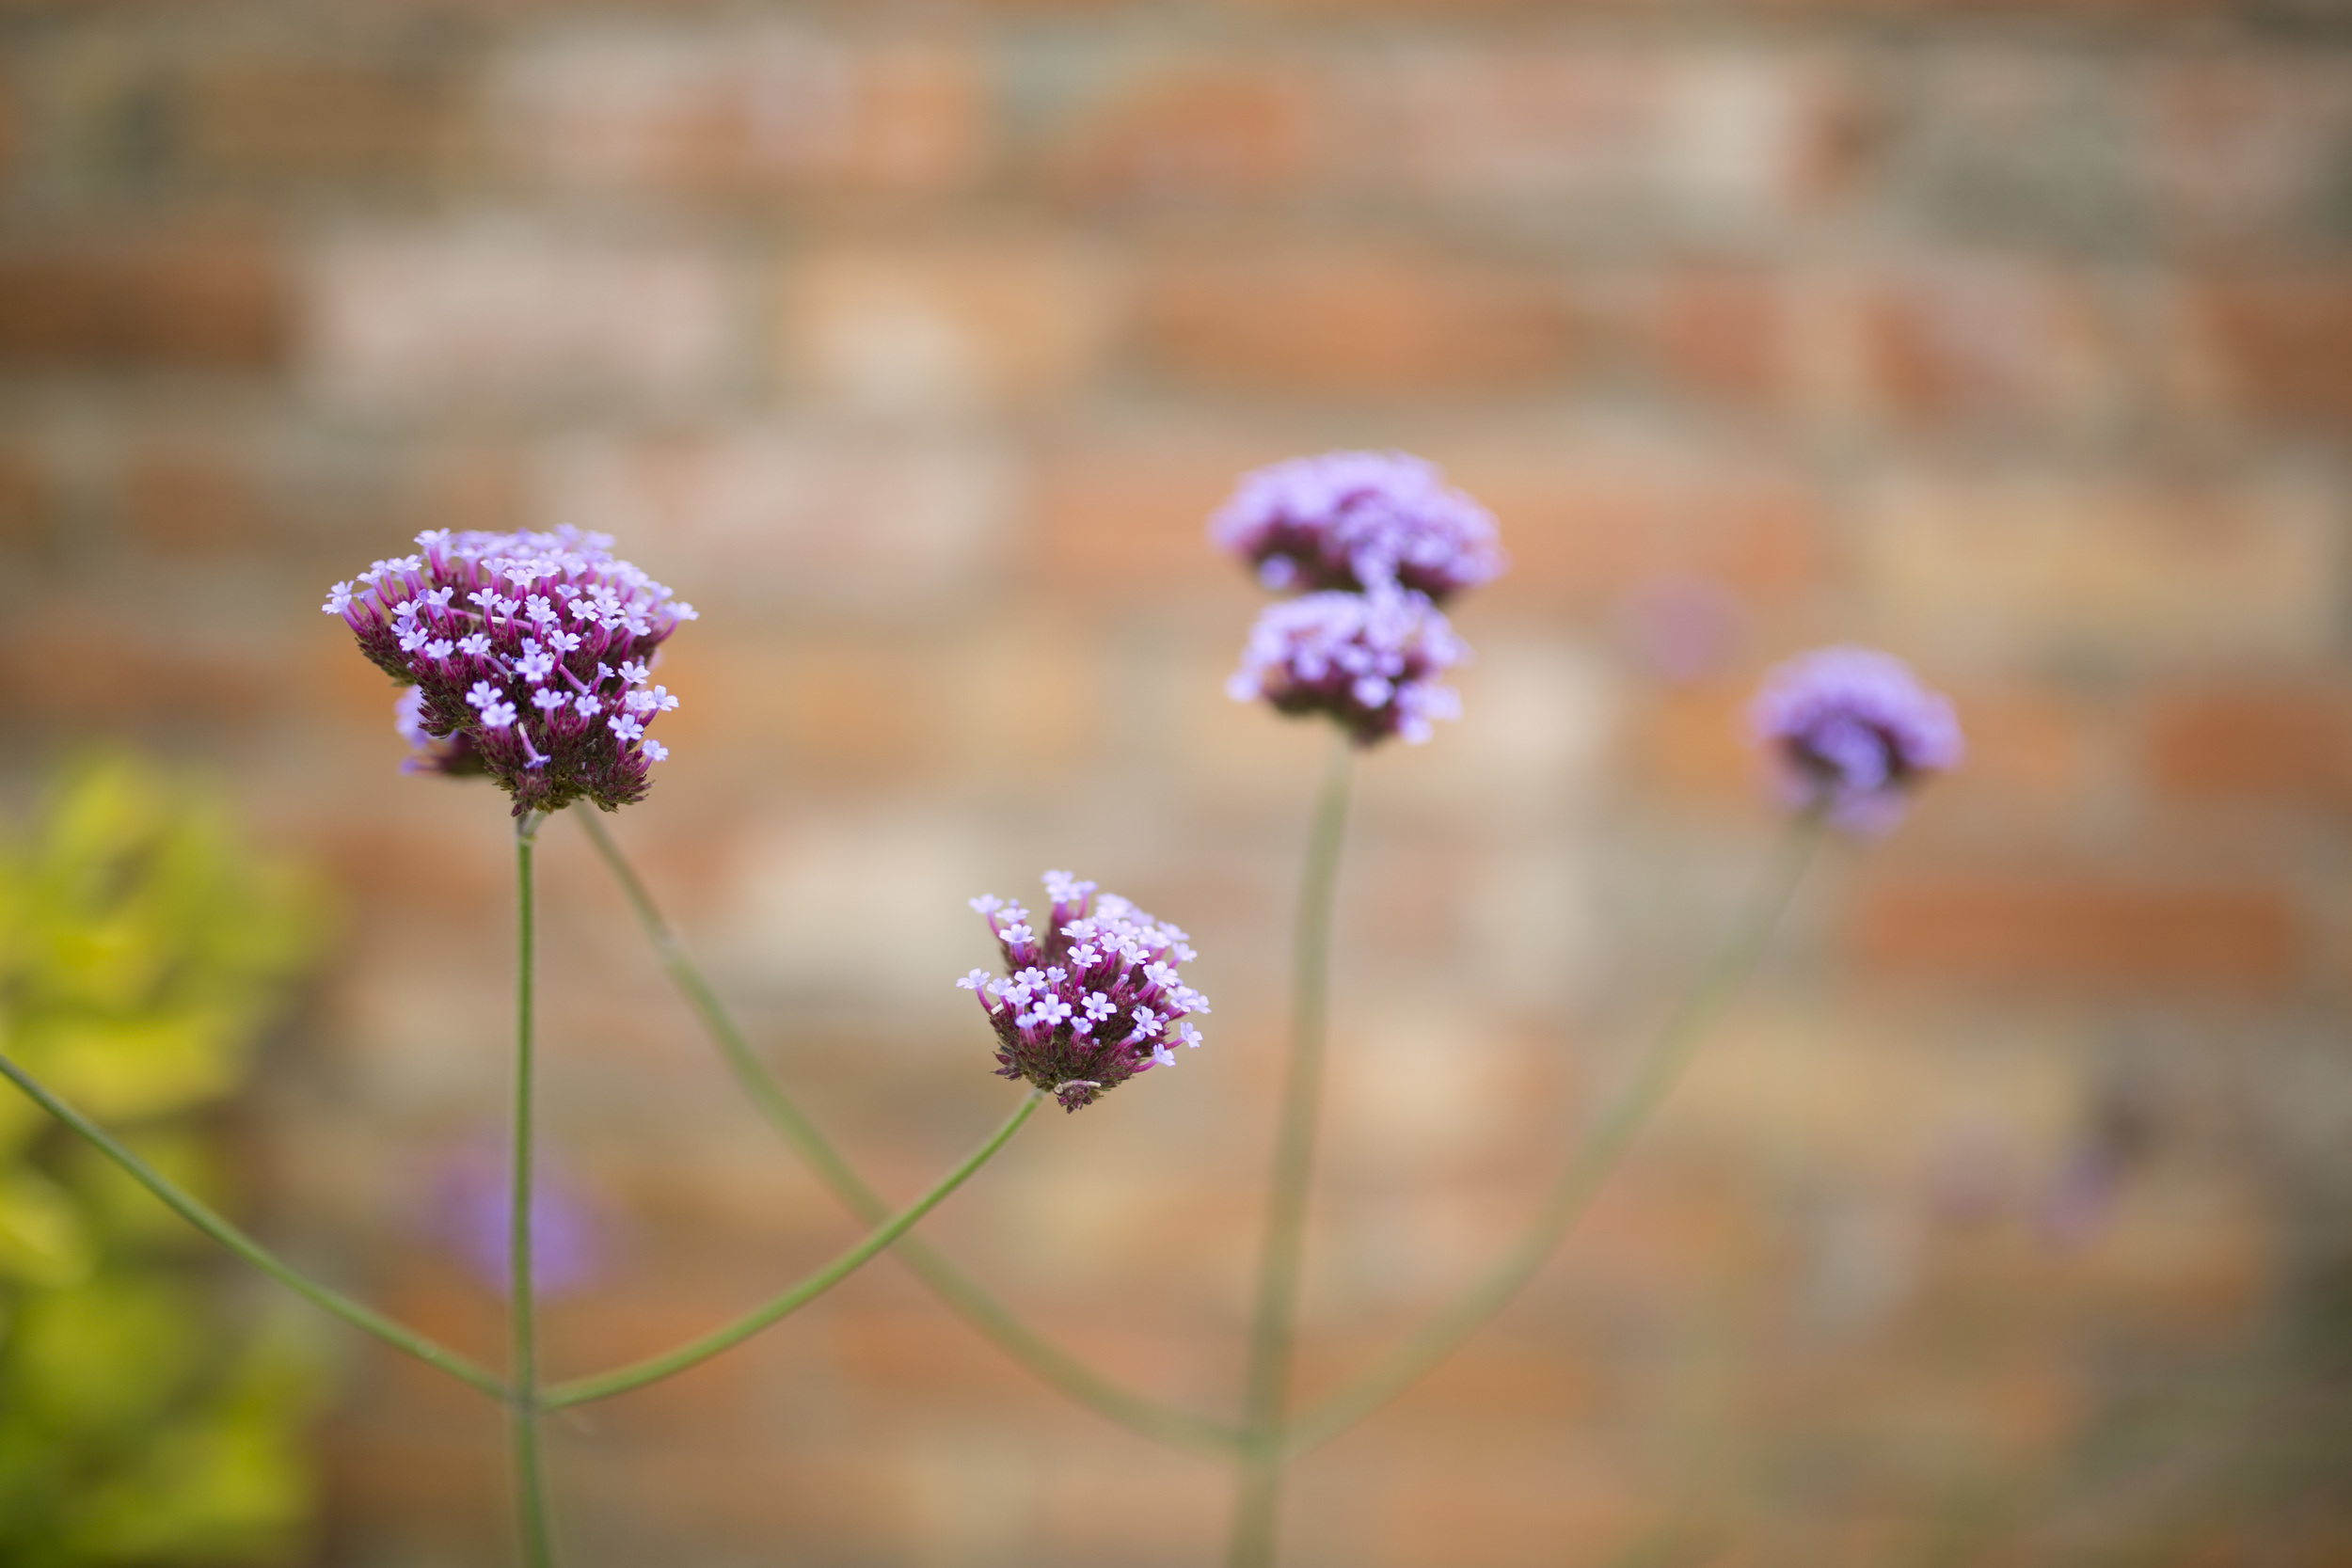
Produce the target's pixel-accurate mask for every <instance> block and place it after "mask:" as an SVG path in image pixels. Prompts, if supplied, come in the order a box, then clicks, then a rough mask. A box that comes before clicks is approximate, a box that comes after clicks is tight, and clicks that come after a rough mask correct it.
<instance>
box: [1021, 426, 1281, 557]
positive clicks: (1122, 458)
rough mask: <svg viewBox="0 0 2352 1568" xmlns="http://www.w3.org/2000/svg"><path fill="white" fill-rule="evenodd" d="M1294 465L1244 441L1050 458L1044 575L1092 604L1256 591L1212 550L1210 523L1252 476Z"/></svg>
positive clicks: (1043, 512)
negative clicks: (1268, 466) (1243, 585)
mask: <svg viewBox="0 0 2352 1568" xmlns="http://www.w3.org/2000/svg"><path fill="white" fill-rule="evenodd" d="M1290 455H1292V454H1291V453H1289V452H1286V451H1278V450H1274V449H1271V448H1267V447H1255V448H1253V447H1249V446H1245V445H1243V444H1242V443H1240V442H1238V441H1235V442H1232V443H1230V444H1227V443H1219V442H1216V441H1205V440H1204V441H1200V442H1184V441H1179V440H1172V439H1165V440H1152V441H1144V440H1130V441H1115V442H1107V441H1106V442H1101V443H1097V444H1094V445H1090V446H1084V447H1067V448H1062V449H1060V450H1057V451H1049V452H1048V453H1047V454H1046V455H1045V457H1044V459H1043V461H1042V462H1041V464H1040V466H1039V469H1038V474H1037V482H1036V484H1037V489H1036V501H1035V506H1034V511H1035V515H1036V518H1037V535H1036V552H1037V554H1036V565H1037V569H1038V570H1039V571H1040V572H1041V573H1043V574H1045V575H1046V577H1047V579H1048V580H1049V581H1053V582H1055V583H1057V585H1062V586H1066V587H1070V588H1077V589H1083V590H1085V591H1086V592H1087V593H1089V594H1096V593H1104V592H1108V593H1118V594H1136V595H1151V594H1164V593H1166V592H1167V591H1168V589H1169V588H1170V587H1172V586H1175V585H1179V584H1190V585H1208V584H1214V583H1217V582H1243V581H1247V574H1246V573H1245V572H1244V571H1243V569H1242V568H1241V567H1239V566H1237V565H1235V564H1233V563H1232V562H1231V561H1229V560H1227V559H1226V558H1224V557H1222V556H1220V555H1218V554H1217V552H1216V550H1215V549H1214V548H1212V547H1211V546H1210V544H1209V537H1208V520H1209V514H1210V513H1211V512H1213V511H1215V510H1216V506H1217V504H1218V503H1219V502H1220V501H1222V500H1223V499H1225V498H1226V497H1227V496H1228V495H1230V494H1231V493H1232V488H1233V482H1234V481H1235V480H1236V479H1238V478H1239V477H1240V476H1241V475H1242V473H1243V472H1245V471H1246V470H1248V469H1249V468H1251V467H1257V466H1259V465H1261V464H1265V463H1271V462H1275V461H1277V460H1279V459H1280V458H1282V457H1286V456H1290Z"/></svg>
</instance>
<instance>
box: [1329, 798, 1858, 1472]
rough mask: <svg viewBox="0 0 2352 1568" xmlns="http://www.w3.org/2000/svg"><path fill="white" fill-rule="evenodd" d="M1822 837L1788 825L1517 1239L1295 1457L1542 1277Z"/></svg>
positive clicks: (1810, 822)
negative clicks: (1692, 978) (1745, 898)
mask: <svg viewBox="0 0 2352 1568" xmlns="http://www.w3.org/2000/svg"><path fill="white" fill-rule="evenodd" d="M1821 832H1822V824H1821V819H1820V814H1819V813H1808V814H1806V815H1805V816H1801V817H1799V818H1798V819H1797V820H1796V821H1795V822H1794V823H1792V824H1791V825H1790V827H1789V829H1788V832H1787V834H1786V835H1784V836H1783V838H1782V840H1781V842H1780V844H1779V846H1778V847H1777V848H1776V849H1775V851H1774V853H1773V854H1772V857H1771V859H1770V860H1768V861H1767V862H1766V863H1765V867H1764V870H1763V872H1762V874H1761V876H1760V877H1759V878H1758V879H1757V881H1756V891H1755V892H1754V894H1753V895H1751V898H1750V901H1749V904H1748V907H1747V910H1746V911H1745V912H1744V914H1743V915H1742V916H1741V918H1740V922H1739V924H1738V925H1736V926H1735V927H1733V928H1732V931H1731V934H1730V936H1729V937H1728V938H1727V939H1726V940H1725V941H1724V945H1723V946H1722V947H1721V948H1720V949H1718V950H1717V952H1716V954H1715V957H1714V958H1713V960H1712V961H1710V962H1709V963H1708V967H1707V969H1706V971H1705V973H1704V974H1702V975H1701V976H1700V979H1699V983H1698V986H1697V989H1695V990H1692V993H1691V994H1690V996H1689V997H1687V998H1686V999H1685V1000H1684V1001H1683V1004H1682V1006H1680V1007H1678V1008H1677V1009H1676V1010H1675V1012H1674V1014H1673V1016H1672V1017H1670V1018H1669V1019H1668V1020H1667V1021H1666V1025H1665V1027H1664V1029H1663V1030H1662V1031H1661V1033H1660V1034H1659V1037H1658V1038H1657V1040H1656V1041H1655V1042H1653V1043H1652V1044H1651V1046H1650V1048H1649V1050H1648V1051H1647V1052H1645V1053H1644V1054H1643V1057H1642V1059H1641V1061H1640V1062H1638V1063H1637V1064H1635V1067H1634V1069H1633V1073H1632V1076H1631V1077H1630V1078H1629V1079H1628V1080H1627V1081H1626V1083H1625V1085H1624V1086H1623V1087H1621V1088H1620V1089H1619V1090H1618V1092H1617V1095H1616V1097H1615V1099H1613V1101H1610V1102H1609V1104H1608V1105H1607V1106H1606V1107H1605V1108H1604V1109H1603V1110H1602V1112H1601V1114H1600V1116H1599V1117H1598V1118H1597V1120H1596V1121H1594V1123H1593V1124H1592V1126H1591V1127H1590V1128H1589V1129H1588V1130H1587V1131H1586V1132H1585V1134H1584V1137H1583V1138H1582V1140H1581V1142H1580V1143H1579V1144H1578V1146H1577V1148H1576V1151H1575V1152H1574V1153H1573V1154H1571V1155H1570V1156H1569V1158H1568V1163H1567V1164H1566V1165H1565V1167H1563V1169H1562V1170H1561V1172H1560V1174H1559V1176H1558V1177H1557V1178H1555V1179H1554V1180H1553V1181H1552V1183H1551V1186H1550V1187H1549V1189H1548V1190H1547V1191H1546V1192H1545V1194H1544V1198H1543V1202H1542V1204H1541V1205H1540V1206H1539V1207H1538V1208H1537V1210H1536V1212H1535V1214H1534V1218H1532V1219H1531V1220H1530V1221H1529V1222H1528V1224H1527V1227H1526V1228H1525V1229H1524V1230H1522V1231H1521V1232H1520V1233H1519V1235H1518V1239H1517V1240H1516V1241H1514V1242H1513V1243H1511V1245H1510V1247H1509V1248H1508V1249H1507V1250H1506V1251H1505V1252H1504V1253H1503V1254H1502V1257H1501V1258H1499V1259H1496V1260H1495V1262H1494V1263H1493V1264H1492V1265H1491V1266H1490V1267H1489V1268H1488V1269H1487V1271H1486V1275H1484V1276H1483V1277H1481V1278H1480V1279H1479V1280H1478V1281H1477V1282H1476V1283H1475V1284H1473V1285H1472V1286H1471V1287H1470V1289H1469V1290H1468V1291H1464V1292H1463V1293H1462V1295H1461V1296H1460V1297H1459V1298H1458V1299H1457V1300H1455V1301H1454V1303H1453V1304H1452V1305H1451V1306H1449V1307H1446V1308H1445V1309H1444V1310H1442V1311H1440V1312H1439V1313H1438V1315H1437V1316H1436V1317H1434V1318H1432V1319H1430V1320H1429V1322H1427V1323H1424V1324H1422V1327H1421V1328H1420V1329H1419V1330H1418V1331H1416V1332H1415V1333H1414V1334H1412V1335H1411V1336H1410V1337H1409V1338H1406V1340H1405V1341H1404V1342H1403V1343H1402V1344H1400V1345H1398V1346H1397V1348H1396V1349H1394V1350H1393V1351H1391V1352H1390V1353H1389V1354H1388V1355H1387V1356H1386V1357H1385V1358H1383V1359H1382V1360H1380V1361H1378V1362H1376V1363H1375V1364H1374V1365H1373V1366H1372V1368H1371V1369H1369V1370H1367V1371H1365V1372H1364V1373H1363V1374H1362V1375H1361V1376H1359V1377H1358V1378H1357V1379H1355V1380H1354V1381H1353V1382H1351V1383H1349V1384H1347V1385H1346V1386H1343V1387H1342V1388H1340V1389H1338V1390H1337V1391H1336V1392H1334V1393H1332V1394H1331V1395H1329V1396H1328V1397H1327V1398H1326V1399H1325V1400H1324V1401H1323V1402H1321V1403H1319V1404H1317V1405H1315V1406H1314V1407H1313V1408H1311V1409H1310V1410H1309V1411H1307V1412H1306V1413H1305V1414H1304V1415H1303V1416H1301V1417H1300V1418H1299V1419H1298V1421H1297V1423H1296V1424H1295V1426H1294V1427H1293V1429H1292V1431H1291V1433H1290V1438H1289V1442H1288V1444H1287V1445H1286V1451H1287V1452H1288V1453H1291V1454H1293V1455H1295V1454H1298V1453H1302V1452H1304V1451H1306V1450H1307V1449H1311V1448H1314V1447H1316V1446H1317V1445H1319V1444H1322V1443H1326V1442H1328V1441H1329V1440H1330V1439H1331V1438H1333V1437H1335V1436H1337V1435H1338V1434H1339V1433H1342V1432H1344V1431H1345V1430H1347V1428H1349V1427H1350V1426H1353V1425H1354V1424H1355V1423H1356V1422H1358V1421H1359V1420H1361V1419H1362V1418H1364V1417H1366V1416H1368V1415H1370V1414H1372V1412H1373V1411H1375V1410H1376V1409H1378V1408H1379V1407H1380V1406H1381V1405H1383V1404H1385V1403H1387V1402H1389V1401H1390V1400H1391V1399H1392V1398H1394V1397H1395V1396H1396V1395H1397V1394H1398V1393H1400V1392H1402V1391H1403V1390H1404V1389H1405V1388H1406V1386H1409V1385H1411V1384H1412V1383H1413V1382H1415V1381H1416V1380H1417V1379H1419V1378H1420V1377H1421V1376H1422V1374H1423V1373H1425V1372H1427V1371H1428V1370H1430V1369H1431V1368H1433V1367H1435V1366H1436V1365H1437V1364H1438V1362H1440V1361H1442V1360H1444V1359H1445V1358H1446V1357H1447V1356H1449V1355H1451V1354H1454V1351H1455V1350H1457V1349H1458V1348H1460V1346H1461V1344H1462V1341H1463V1340H1465V1339H1467V1338H1470V1335H1471V1334H1472V1333H1473V1332H1475V1331H1476V1329H1477V1328H1478V1326H1479V1325H1480V1324H1481V1323H1485V1322H1486V1320H1487V1319H1488V1318H1490V1317H1492V1316H1493V1315H1494V1314H1495V1313H1496V1312H1497V1311H1499V1310H1501V1309H1502V1305H1503V1304H1504V1303H1505V1302H1507V1301H1509V1300H1510V1299H1511V1297H1512V1296H1514V1295H1515V1294H1517V1293H1518V1291H1519V1289H1520V1287H1522V1286H1524V1285H1525V1284H1526V1283H1527V1282H1528V1280H1530V1279H1532V1278H1533V1277H1534V1275H1535V1272H1536V1270H1538V1269H1540V1268H1541V1267H1543V1264H1544V1260H1545V1259H1547V1258H1548V1257H1549V1256H1550V1254H1551V1251H1552V1249H1553V1248H1554V1247H1556V1246H1558V1245H1559V1244H1560V1241H1561V1238H1563V1237H1564V1236H1565V1235H1566V1234H1567V1233H1568V1230H1569V1228H1570V1227H1572V1226H1574V1225H1575V1223H1576V1221H1577V1219H1578V1218H1579V1216H1581V1214H1582V1213H1583V1212H1584V1210H1585V1208H1586V1206H1587V1205H1589V1204H1590V1203H1591V1202H1592V1200H1593V1197H1594V1196H1595V1195H1596V1194H1597V1193H1598V1192H1599V1190H1600V1188H1601V1185H1602V1183H1603V1182H1605V1181H1606V1180H1608V1179H1609V1175H1610V1172H1612V1171H1613V1170H1614V1169H1615V1168H1616V1165H1617V1163H1618V1161H1619V1160H1621V1159H1623V1158H1624V1156H1625V1152H1626V1149H1627V1148H1629V1146H1630V1145H1631V1144H1632V1142H1633V1139H1634V1136H1635V1134H1637V1133H1638V1132H1641V1130H1642V1128H1643V1126H1644V1125H1645V1123H1647V1121H1648V1120H1649V1118H1650V1116H1651V1114H1652V1113H1653V1112H1655V1111H1656V1110H1657V1109H1658V1107H1659V1105H1660V1103H1661V1101H1664V1099H1665V1098H1666V1093H1667V1091H1668V1090H1669V1089H1671V1088H1673V1086H1674V1084H1675V1080H1676V1079H1677V1077H1678V1076H1679V1075H1680V1074H1681V1071H1682V1069H1683V1066H1684V1065H1685V1064H1686V1063H1687V1062H1688V1061H1689V1060H1690V1058H1691V1053H1692V1051H1693V1050H1694V1049H1695V1048H1696V1047H1697V1045H1698V1043H1699V1041H1700V1040H1701V1039H1702V1038H1703V1037H1705V1036H1706V1034H1707V1031H1708V1028H1709V1027H1710V1026H1711V1025H1712V1024H1713V1023H1714V1022H1715V1021H1716V1019H1718V1018H1719V1017H1721V1016H1722V1014H1723V1011H1724V1008H1725V1007H1726V1006H1729V1005H1730V1003H1731V999H1732V997H1733V996H1734V995H1736V994H1737V993H1738V991H1739V990H1740V983H1741V982H1742V981H1744V980H1745V979H1746V978H1747V975H1748V972H1749V971H1750V970H1752V969H1754V968H1755V967H1756V959H1757V958H1758V957H1760V956H1761V955H1762V953H1763V950H1764V945H1765V942H1767V940H1768V939H1770V937H1771V936H1772V927H1774V926H1775V925H1777V924H1778V923H1779V920H1780V914H1781V911H1782V910H1784V909H1786V908H1787V907H1788V899H1789V896H1790V895H1792V894H1794V893H1795V891H1796V888H1797V883H1798V882H1799V881H1800V880H1801V879H1803V878H1804V868H1805V866H1806V865H1807V864H1808V863H1810V862H1811V860H1812V858H1813V851H1814V849H1815V848H1816V847H1818V846H1819V845H1820V839H1821Z"/></svg>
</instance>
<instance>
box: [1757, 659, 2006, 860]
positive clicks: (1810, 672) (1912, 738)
mask: <svg viewBox="0 0 2352 1568" xmlns="http://www.w3.org/2000/svg"><path fill="white" fill-rule="evenodd" d="M1748 721H1749V723H1750V725H1751V727H1752V728H1753V730H1754V732H1755V734H1756V738H1757V739H1758V740H1759V741H1761V742H1763V743H1764V744H1766V745H1769V746H1771V747H1772V749H1773V752H1774V754H1775V756H1776V757H1777V759H1778V761H1779V763H1780V768H1781V773H1782V778H1783V783H1784V785H1785V787H1786V789H1787V791H1788V797H1789V799H1790V800H1791V802H1792V803H1794V804H1797V805H1799V806H1803V807H1806V808H1813V807H1819V808H1820V809H1822V810H1824V811H1826V812H1827V813H1828V816H1829V820H1830V821H1831V822H1832V823H1833V824H1835V825H1836V826H1837V827H1839V828H1843V829H1845V830H1847V831H1848V832H1860V833H1878V832H1885V831H1886V830H1888V829H1889V828H1892V827H1893V826H1894V825H1895V824H1896V823H1897V822H1898V821H1899V820H1900V819H1901V817H1902V814H1903V804H1904V792H1905V790H1907V789H1908V788H1909V787H1910V786H1911V785H1912V784H1914V783H1915V782H1916V781H1917V780H1918V779H1919V777H1920V776H1921V775H1922V774H1924V773H1929V772H1937V771H1942V770H1945V769H1948V768H1954V767H1957V766H1958V765H1959V763H1960V758H1961V752H1962V743H1961V737H1960V721H1958V720H1957V719H1955V718H1954V717H1953V715H1952V705H1951V704H1950V703H1948V702H1947V701H1946V700H1945V699H1944V698H1943V697H1941V696H1939V695H1938V694H1937V693H1935V692H1933V691H1930V690H1929V689H1927V688H1925V687H1923V686H1921V685H1920V684H1919V682H1918V681H1917V680H1916V679H1915V677H1914V676H1913V675H1912V673H1911V668H1910V666H1908V665H1906V664H1905V663H1903V661H1902V660H1901V659H1899V658H1897V657H1894V656H1893V655H1891V654H1883V653H1879V652H1877V651H1875V650H1873V649H1869V648H1856V647H1844V646H1841V647H1835V648H1820V649H1817V650H1815V651H1814V652H1812V653H1809V654H1804V655H1802V656H1800V657H1796V658H1792V659H1790V660H1789V661H1788V663H1786V664H1783V665H1781V666H1779V667H1778V668H1776V669H1774V670H1773V671H1772V673H1770V674H1768V675H1766V676H1765V678H1764V688H1763V689H1762V690H1761V691H1759V692H1758V693H1757V694H1756V700H1755V702H1754V703H1753V704H1752V705H1750V706H1749V709H1748Z"/></svg>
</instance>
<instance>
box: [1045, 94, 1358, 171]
mask: <svg viewBox="0 0 2352 1568" xmlns="http://www.w3.org/2000/svg"><path fill="white" fill-rule="evenodd" d="M1329 113H1330V111H1329V105H1328V104H1327V103H1326V102H1325V100H1324V98H1323V97H1322V95H1320V94H1318V93H1317V92H1316V91H1315V84H1314V82H1313V79H1312V76H1311V72H1310V71H1308V70H1307V69H1305V68H1303V67H1302V66H1300V65H1298V64H1296V63H1291V64H1286V65H1283V66H1279V67H1258V66H1246V65H1234V64H1221V65H1196V66H1192V67H1188V68H1181V67H1180V68H1174V69H1169V70H1164V71H1154V72H1151V73H1148V74H1145V75H1143V76H1141V77H1140V78H1138V79H1136V80H1132V81H1129V82H1126V83H1122V84H1120V87H1118V88H1116V89H1115V90H1114V91H1112V92H1111V93H1108V94H1106V95H1105V96H1104V97H1103V98H1102V99H1100V100H1098V101H1097V102H1095V103H1091V104H1089V106H1088V107H1087V108H1085V109H1084V110H1082V111H1080V113H1079V114H1078V115H1077V117H1076V119H1075V123H1073V125H1071V126H1069V127H1068V128H1066V129H1064V130H1062V131H1061V132H1059V133H1058V135H1057V136H1056V137H1055V139H1054V143H1053V145H1052V146H1051V147H1050V148H1049V149H1048V150H1047V152H1046V154H1045V161H1046V166H1047V168H1048V169H1049V171H1050V173H1049V176H1048V177H1049V179H1050V181H1051V182H1052V183H1053V184H1054V185H1056V186H1057V187H1058V188H1059V189H1061V190H1064V191H1068V192H1071V193H1073V194H1076V195H1080V196H1086V197H1095V198H1146V199H1149V198H1155V197H1168V196H1195V195H1217V196H1264V195H1273V194H1279V193H1281V192H1285V191H1290V190H1293V189H1295V188H1297V187H1299V186H1300V185H1301V184H1303V183H1304V182H1307V181H1308V180H1309V179H1311V177H1312V176H1313V175H1315V174H1316V173H1317V172H1318V170H1319V167H1320V166H1321V165H1322V163H1323V161H1324V158H1325V155H1326V150H1327V147H1328V145H1329V142H1330V140H1331V136H1332V128H1331V126H1330V124H1329Z"/></svg>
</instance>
